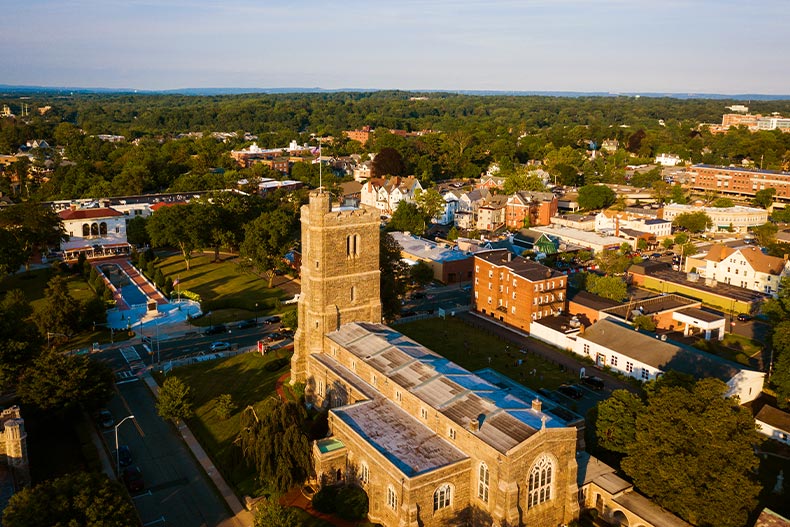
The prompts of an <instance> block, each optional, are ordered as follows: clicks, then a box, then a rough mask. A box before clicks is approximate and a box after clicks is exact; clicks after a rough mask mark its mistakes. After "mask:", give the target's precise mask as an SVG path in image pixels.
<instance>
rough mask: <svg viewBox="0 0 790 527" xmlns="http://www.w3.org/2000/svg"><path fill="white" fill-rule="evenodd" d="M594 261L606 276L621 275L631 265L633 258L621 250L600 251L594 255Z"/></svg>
mask: <svg viewBox="0 0 790 527" xmlns="http://www.w3.org/2000/svg"><path fill="white" fill-rule="evenodd" d="M595 263H596V264H597V265H598V268H599V269H600V270H601V271H602V272H603V273H604V274H605V275H607V276H612V275H621V274H623V273H624V272H626V270H628V268H629V267H631V264H632V263H633V258H631V257H630V256H628V255H627V254H623V252H622V251H600V252H599V253H598V254H597V255H596V256H595ZM620 281H621V282H622V280H620Z"/></svg>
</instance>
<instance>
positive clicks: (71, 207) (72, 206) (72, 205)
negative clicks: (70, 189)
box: [69, 203, 77, 210]
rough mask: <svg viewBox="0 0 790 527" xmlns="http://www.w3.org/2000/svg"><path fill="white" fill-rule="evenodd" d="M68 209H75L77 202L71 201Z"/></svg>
mask: <svg viewBox="0 0 790 527" xmlns="http://www.w3.org/2000/svg"><path fill="white" fill-rule="evenodd" d="M69 209H71V210H77V204H76V203H72V204H71V205H69Z"/></svg>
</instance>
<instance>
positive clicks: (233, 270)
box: [157, 253, 295, 325]
mask: <svg viewBox="0 0 790 527" xmlns="http://www.w3.org/2000/svg"><path fill="white" fill-rule="evenodd" d="M157 267H158V268H160V269H161V270H162V273H163V274H164V275H165V277H168V276H169V277H170V278H172V279H173V280H175V279H176V278H178V279H179V286H178V287H179V288H180V289H182V290H189V291H192V292H194V293H197V294H198V295H200V298H201V307H202V309H203V312H204V313H206V312H209V311H211V314H212V315H211V319H210V320H209V319H208V318H202V319H198V320H195V321H194V322H195V325H209V324H220V323H226V322H233V321H236V320H244V319H248V318H254V317H255V316H256V314H257V315H258V316H259V317H260V316H265V315H270V314H275V313H277V314H280V313H283V312H284V311H288V310H291V309H295V307H292V306H283V305H282V304H280V300H283V299H284V298H283V296H284V294H283V293H282V292H281V291H280V290H278V289H269V288H268V287H267V285H268V284H267V282H266V280H265V279H263V278H260V277H259V276H257V275H256V274H253V273H247V272H244V271H242V270H241V269H239V266H238V259H237V258H235V257H225V259H223V260H222V261H220V262H215V261H214V255H213V253H212V254H203V255H199V256H196V257H194V258H192V260H190V264H189V270H188V271H187V269H186V263H185V262H184V259H183V258H182V257H181V256H180V255H170V256H166V257H163V258H162V259H161V260H160V261H159V262H158V264H157ZM256 304H257V305H258V307H257V309H256V307H255V305H256Z"/></svg>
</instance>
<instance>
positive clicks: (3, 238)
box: [0, 227, 27, 277]
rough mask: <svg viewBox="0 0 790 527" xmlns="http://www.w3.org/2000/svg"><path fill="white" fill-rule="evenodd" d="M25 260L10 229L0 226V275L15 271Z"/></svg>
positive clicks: (19, 244)
mask: <svg viewBox="0 0 790 527" xmlns="http://www.w3.org/2000/svg"><path fill="white" fill-rule="evenodd" d="M26 261H27V258H25V253H24V252H23V250H22V245H21V243H20V242H19V239H18V238H17V237H16V236H15V235H14V233H13V232H12V231H11V230H9V229H5V228H3V227H0V277H3V276H5V275H7V274H9V273H15V272H16V271H17V270H18V269H19V268H20V267H21V266H22V265H24V264H25V262H26Z"/></svg>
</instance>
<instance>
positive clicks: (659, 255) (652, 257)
mask: <svg viewBox="0 0 790 527" xmlns="http://www.w3.org/2000/svg"><path fill="white" fill-rule="evenodd" d="M659 258H661V253H653V254H651V255H650V259H651V260H658V259H659Z"/></svg>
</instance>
